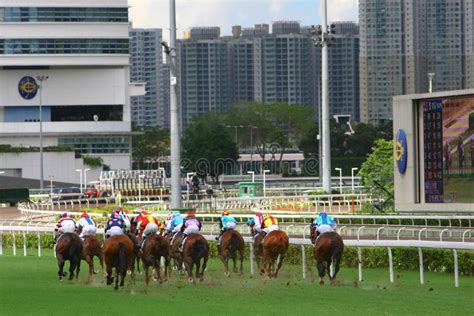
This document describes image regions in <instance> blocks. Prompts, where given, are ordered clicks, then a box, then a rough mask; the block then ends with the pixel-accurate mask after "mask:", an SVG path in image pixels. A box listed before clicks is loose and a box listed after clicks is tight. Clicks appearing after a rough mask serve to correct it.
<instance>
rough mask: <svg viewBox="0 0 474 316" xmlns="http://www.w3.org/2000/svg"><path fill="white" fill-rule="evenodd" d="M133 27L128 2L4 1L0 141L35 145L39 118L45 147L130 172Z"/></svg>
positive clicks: (49, 169) (50, 170)
mask: <svg viewBox="0 0 474 316" xmlns="http://www.w3.org/2000/svg"><path fill="white" fill-rule="evenodd" d="M128 28H129V26H128V3H127V0H55V1H50V0H0V143H1V144H10V145H13V146H24V147H29V146H36V147H38V146H39V144H40V141H39V133H40V124H39V121H40V112H41V113H42V115H41V121H42V135H43V145H44V146H58V145H62V146H70V147H72V148H74V149H75V151H76V152H77V153H80V154H83V155H88V156H98V157H101V158H102V159H103V161H104V163H105V164H107V165H109V166H110V167H111V168H112V169H120V168H130V166H131V113H130V96H131V95H133V94H135V93H140V92H141V91H136V89H135V88H137V86H134V85H131V84H130V82H131V81H130V69H129V58H130V56H129V32H128ZM46 77H47V80H44V79H46ZM39 84H41V85H42V89H41V91H39V89H38V85H39ZM138 90H140V89H138ZM40 99H41V100H40ZM31 163H32V164H34V163H38V165H36V166H35V168H36V170H39V161H38V162H33V161H32V162H31ZM44 168H45V175H48V174H54V169H55V168H57V162H52V161H45V162H44ZM70 168H71V169H72V168H74V166H70Z"/></svg>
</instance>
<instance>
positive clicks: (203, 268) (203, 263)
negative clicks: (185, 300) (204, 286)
mask: <svg viewBox="0 0 474 316" xmlns="http://www.w3.org/2000/svg"><path fill="white" fill-rule="evenodd" d="M203 259H204V260H203V262H202V270H201V276H200V278H199V280H200V281H201V282H202V281H204V271H205V270H206V267H207V260H209V254H207V255H205V256H204V258H203Z"/></svg>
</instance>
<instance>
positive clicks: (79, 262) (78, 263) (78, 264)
mask: <svg viewBox="0 0 474 316" xmlns="http://www.w3.org/2000/svg"><path fill="white" fill-rule="evenodd" d="M92 267H94V261H92ZM79 271H81V258H78V259H77V262H76V281H77V279H79Z"/></svg>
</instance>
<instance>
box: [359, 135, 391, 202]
mask: <svg viewBox="0 0 474 316" xmlns="http://www.w3.org/2000/svg"><path fill="white" fill-rule="evenodd" d="M358 175H359V176H360V177H361V179H362V184H363V185H364V186H365V187H366V189H367V190H368V191H369V192H370V193H372V194H374V195H376V196H381V197H382V198H383V199H385V200H387V199H390V198H393V181H394V180H393V142H392V141H389V140H384V139H378V140H376V141H375V144H374V146H373V147H372V153H371V154H370V155H369V157H368V158H367V160H366V161H365V162H364V163H363V164H362V167H361V169H360V170H359V173H358Z"/></svg>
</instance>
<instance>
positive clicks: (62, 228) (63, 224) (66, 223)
mask: <svg viewBox="0 0 474 316" xmlns="http://www.w3.org/2000/svg"><path fill="white" fill-rule="evenodd" d="M75 230H76V222H75V221H74V220H73V219H72V218H71V217H70V216H69V214H68V213H63V214H62V215H61V217H60V219H59V222H58V223H57V224H56V228H55V229H54V232H55V238H54V243H56V241H57V240H58V238H59V236H61V235H62V234H64V233H74V231H75Z"/></svg>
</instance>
